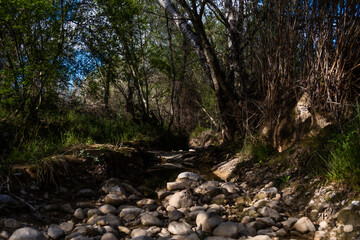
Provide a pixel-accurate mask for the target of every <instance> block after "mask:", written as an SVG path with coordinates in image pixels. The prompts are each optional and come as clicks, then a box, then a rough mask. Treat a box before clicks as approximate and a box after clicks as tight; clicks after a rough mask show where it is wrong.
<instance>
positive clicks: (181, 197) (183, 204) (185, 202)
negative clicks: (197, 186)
mask: <svg viewBox="0 0 360 240" xmlns="http://www.w3.org/2000/svg"><path fill="white" fill-rule="evenodd" d="M169 205H170V206H173V207H175V208H188V207H191V206H192V205H193V201H192V199H191V196H190V195H189V194H188V193H186V192H185V191H181V192H176V193H175V194H173V195H172V196H171V197H170V199H169Z"/></svg>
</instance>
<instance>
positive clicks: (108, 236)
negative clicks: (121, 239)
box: [101, 233, 118, 240]
mask: <svg viewBox="0 0 360 240" xmlns="http://www.w3.org/2000/svg"><path fill="white" fill-rule="evenodd" d="M101 240H118V238H117V237H116V235H115V234H113V233H105V234H104V235H102V236H101Z"/></svg>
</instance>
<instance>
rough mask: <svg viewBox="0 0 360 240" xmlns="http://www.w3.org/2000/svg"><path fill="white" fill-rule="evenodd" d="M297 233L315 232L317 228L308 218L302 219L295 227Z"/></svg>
mask: <svg viewBox="0 0 360 240" xmlns="http://www.w3.org/2000/svg"><path fill="white" fill-rule="evenodd" d="M293 228H295V229H296V231H298V232H300V233H307V232H315V231H316V229H315V226H314V224H313V223H312V222H311V220H310V219H309V218H307V217H302V218H300V219H299V220H298V221H297V222H296V223H295V225H294V227H293Z"/></svg>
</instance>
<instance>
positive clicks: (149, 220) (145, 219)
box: [140, 213, 163, 226]
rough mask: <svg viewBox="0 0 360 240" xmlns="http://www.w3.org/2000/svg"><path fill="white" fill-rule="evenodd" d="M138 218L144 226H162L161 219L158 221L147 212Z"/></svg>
mask: <svg viewBox="0 0 360 240" xmlns="http://www.w3.org/2000/svg"><path fill="white" fill-rule="evenodd" d="M140 219H141V224H142V225H144V226H162V225H163V223H162V221H160V219H159V218H157V217H155V216H153V215H151V214H148V213H145V214H143V215H142V216H141V218H140Z"/></svg>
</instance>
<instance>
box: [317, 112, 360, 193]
mask: <svg viewBox="0 0 360 240" xmlns="http://www.w3.org/2000/svg"><path fill="white" fill-rule="evenodd" d="M358 117H359V116H358ZM359 134H360V124H359V122H353V123H351V124H350V125H348V126H347V127H346V129H345V132H344V133H342V134H337V135H335V136H334V137H332V138H331V139H330V140H329V141H328V150H329V152H328V154H327V156H321V158H322V159H323V160H324V162H325V164H326V170H325V177H326V178H327V179H328V180H329V181H334V182H337V183H342V184H346V185H349V186H351V187H354V188H357V189H360V135H359Z"/></svg>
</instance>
